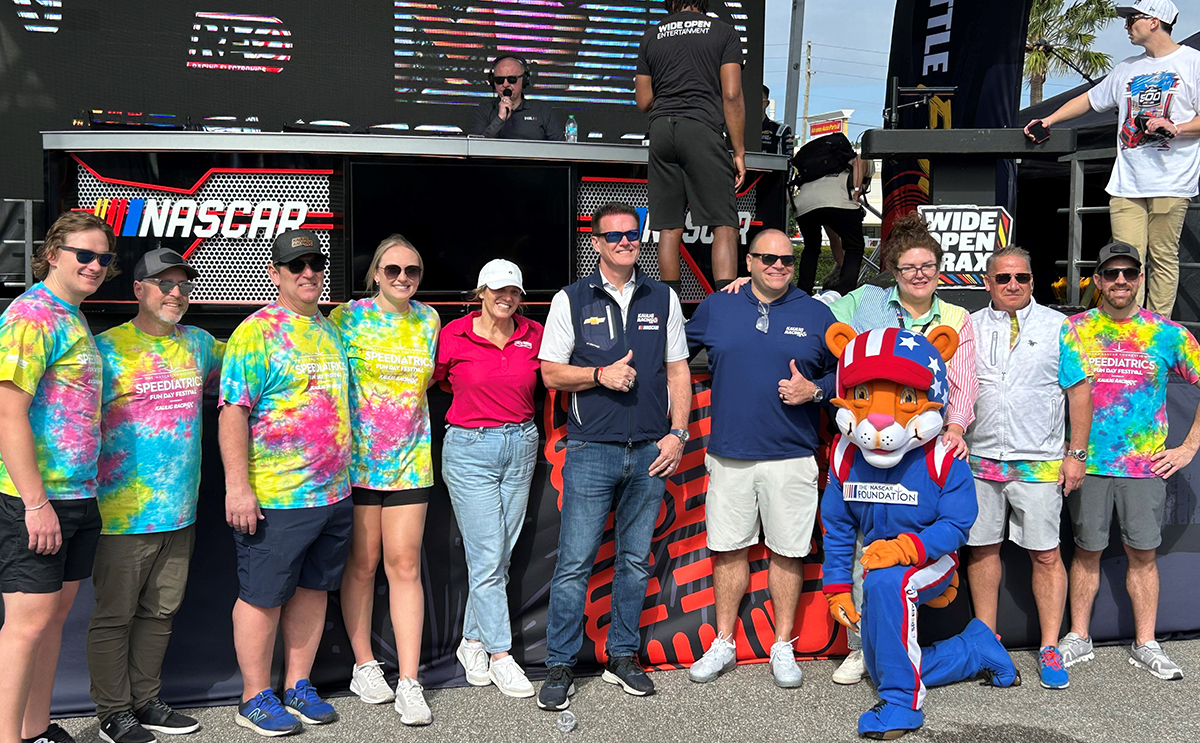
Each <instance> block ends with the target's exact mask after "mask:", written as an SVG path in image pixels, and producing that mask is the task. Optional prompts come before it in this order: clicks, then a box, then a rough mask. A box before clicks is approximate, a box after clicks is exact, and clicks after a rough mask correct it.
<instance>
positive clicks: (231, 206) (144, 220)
mask: <svg viewBox="0 0 1200 743" xmlns="http://www.w3.org/2000/svg"><path fill="white" fill-rule="evenodd" d="M92 213H93V214H95V215H96V216H102V217H105V218H106V220H107V221H108V222H109V224H111V225H112V226H113V231H114V232H116V233H117V235H119V236H120V237H187V238H196V237H215V236H216V235H218V234H219V235H220V236H221V237H228V238H245V239H247V240H250V239H254V238H256V237H259V236H261V237H264V238H273V237H275V236H276V235H278V234H279V233H281V232H286V231H287V230H294V229H298V228H299V227H300V225H302V224H304V220H305V219H306V218H307V217H308V205H307V204H305V203H304V202H302V201H283V202H279V201H260V202H258V203H252V202H250V201H245V200H240V199H234V200H233V201H229V202H224V201H218V200H216V199H209V200H206V201H200V202H197V201H196V200H195V199H174V200H173V199H97V200H96V206H95V208H94V209H93V210H92ZM109 217H111V219H110V218H109Z"/></svg>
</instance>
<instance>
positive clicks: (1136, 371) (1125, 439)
mask: <svg viewBox="0 0 1200 743" xmlns="http://www.w3.org/2000/svg"><path fill="white" fill-rule="evenodd" d="M1092 281H1094V282H1095V283H1096V286H1097V287H1099V289H1100V293H1101V295H1102V297H1103V300H1102V301H1101V303H1100V306H1099V307H1098V308H1096V309H1094V310H1089V311H1088V312H1084V313H1082V314H1079V315H1075V316H1074V317H1072V318H1070V320H1069V321H1068V327H1067V329H1066V341H1067V342H1066V343H1065V344H1064V348H1063V353H1064V354H1067V353H1071V354H1075V355H1076V356H1077V357H1078V358H1079V361H1078V362H1076V363H1080V364H1084V363H1086V364H1087V365H1088V366H1087V368H1088V373H1089V374H1090V375H1091V377H1092V400H1093V405H1094V406H1095V412H1094V413H1093V422H1092V431H1091V437H1090V439H1089V441H1088V453H1087V475H1086V476H1085V477H1084V478H1083V485H1082V486H1081V487H1080V488H1079V490H1077V491H1075V492H1074V493H1072V494H1071V495H1070V496H1069V497H1068V498H1067V505H1068V506H1069V507H1070V509H1071V522H1072V524H1073V525H1074V527H1075V547H1076V549H1075V559H1074V560H1073V561H1072V563H1071V631H1070V632H1069V633H1067V635H1066V637H1063V638H1062V640H1060V641H1059V644H1058V649H1059V651H1060V652H1061V653H1062V656H1063V663H1064V665H1067V666H1070V665H1072V664H1075V663H1078V662H1080V661H1084V660H1091V659H1092V658H1093V657H1094V656H1093V654H1092V640H1091V637H1090V635H1089V634H1088V626H1089V624H1090V622H1091V616H1092V604H1093V603H1094V602H1095V600H1096V592H1097V591H1098V590H1099V587H1100V553H1101V552H1103V551H1104V548H1105V547H1107V546H1108V532H1109V526H1110V522H1111V521H1112V512H1113V507H1114V505H1115V507H1116V509H1117V520H1118V521H1119V522H1120V525H1121V541H1122V542H1124V545H1125V555H1126V557H1127V558H1128V560H1129V564H1128V567H1127V568H1126V575H1125V587H1126V588H1127V589H1128V591H1129V599H1130V602H1131V603H1132V604H1133V623H1134V633H1135V640H1134V643H1133V646H1132V647H1131V648H1130V650H1129V653H1130V658H1129V662H1130V663H1132V664H1133V665H1135V666H1137V667H1138V668H1143V669H1145V670H1147V671H1149V672H1150V673H1151V675H1153V676H1156V677H1157V678H1161V679H1167V680H1176V679H1181V678H1183V671H1182V670H1180V668H1179V666H1177V665H1176V664H1175V663H1174V662H1172V661H1171V659H1170V658H1168V657H1167V654H1166V653H1165V652H1163V650H1162V648H1161V647H1159V645H1158V643H1157V642H1155V640H1154V627H1155V621H1156V619H1157V616H1158V565H1157V562H1156V555H1155V550H1156V549H1157V548H1158V546H1159V545H1160V544H1161V543H1162V519H1163V507H1164V503H1165V501H1166V497H1167V484H1166V482H1165V481H1166V479H1167V478H1168V477H1171V476H1172V475H1174V474H1176V473H1177V472H1179V471H1180V470H1182V469H1183V468H1184V467H1186V466H1187V465H1188V463H1189V462H1191V461H1192V457H1194V456H1195V455H1196V450H1197V449H1198V448H1200V407H1198V408H1197V410H1196V416H1195V419H1194V420H1193V422H1192V426H1191V428H1190V429H1189V430H1188V434H1187V437H1186V438H1185V439H1184V440H1183V443H1182V444H1180V445H1179V446H1177V447H1175V448H1173V449H1168V448H1166V442H1167V375H1168V374H1169V373H1170V372H1175V373H1176V374H1178V375H1179V376H1181V377H1183V379H1184V380H1186V381H1187V382H1188V383H1189V384H1194V385H1197V386H1200V346H1198V345H1197V344H1196V339H1195V338H1193V337H1192V334H1191V333H1189V332H1188V331H1187V330H1185V329H1184V328H1183V326H1181V325H1178V324H1176V323H1173V322H1171V321H1170V320H1166V319H1163V318H1162V317H1160V316H1159V315H1156V314H1154V313H1153V312H1150V311H1149V310H1144V309H1139V308H1138V306H1137V303H1136V302H1135V301H1134V297H1135V296H1136V294H1137V290H1138V286H1139V285H1140V284H1141V282H1142V266H1141V261H1140V260H1139V259H1138V252H1137V250H1136V249H1135V248H1134V247H1133V246H1132V245H1128V244H1126V243H1122V242H1114V243H1110V244H1108V245H1106V246H1104V248H1102V249H1101V250H1100V257H1099V258H1098V259H1097V261H1096V272H1095V274H1094V275H1093V276H1092Z"/></svg>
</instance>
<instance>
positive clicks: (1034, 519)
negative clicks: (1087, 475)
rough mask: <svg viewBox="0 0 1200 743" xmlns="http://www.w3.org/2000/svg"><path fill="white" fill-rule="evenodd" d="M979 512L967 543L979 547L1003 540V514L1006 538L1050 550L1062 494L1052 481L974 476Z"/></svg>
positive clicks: (1055, 538) (1055, 540) (1023, 545)
mask: <svg viewBox="0 0 1200 743" xmlns="http://www.w3.org/2000/svg"><path fill="white" fill-rule="evenodd" d="M975 497H976V499H977V500H978V501H979V516H978V517H977V518H976V519H975V525H974V526H972V527H971V533H970V535H969V536H968V537H967V544H969V545H971V546H972V547H980V546H983V545H988V544H999V543H1000V542H1002V541H1003V540H1004V523H1005V515H1007V516H1008V538H1009V541H1011V542H1014V543H1015V544H1016V545H1017V546H1018V547H1021V548H1023V549H1027V550H1037V551H1039V552H1041V551H1044V550H1052V549H1054V548H1055V547H1057V546H1058V527H1059V520H1060V517H1061V514H1062V505H1063V504H1062V501H1063V498H1062V494H1061V493H1060V492H1059V489H1058V483H1056V482H1022V481H1020V480H1012V481H1010V482H996V481H994V480H982V479H980V478H978V477H976V478H975Z"/></svg>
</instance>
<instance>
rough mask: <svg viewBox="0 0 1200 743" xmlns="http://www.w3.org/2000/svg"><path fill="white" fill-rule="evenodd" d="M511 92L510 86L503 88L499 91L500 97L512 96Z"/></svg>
mask: <svg viewBox="0 0 1200 743" xmlns="http://www.w3.org/2000/svg"><path fill="white" fill-rule="evenodd" d="M512 94H513V90H512V88H505V89H504V90H502V91H500V97H501V98H512Z"/></svg>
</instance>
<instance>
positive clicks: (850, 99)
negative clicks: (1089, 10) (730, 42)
mask: <svg viewBox="0 0 1200 743" xmlns="http://www.w3.org/2000/svg"><path fill="white" fill-rule="evenodd" d="M852 2H853V7H854V12H853V14H850V15H848V14H847V12H846V8H847V4H846V3H845V2H832V3H824V2H817V1H816V0H808V1H807V2H806V9H805V17H804V39H805V41H812V42H813V53H812V54H813V65H812V68H813V70H815V71H816V73H815V74H814V75H813V78H812V88H811V90H810V92H809V104H808V111H809V114H810V115H812V114H819V113H823V112H825V111H833V110H836V109H839V108H847V109H853V110H854V114H853V116H852V117H851V119H850V138H851V139H852V140H856V139H858V137H859V136H860V135H861V134H862V132H863V130H864V129H868V128H875V127H879V126H881V125H882V121H883V115H882V111H883V97H884V80H885V78H886V77H887V62H888V54H887V52H888V48H889V46H890V44H891V38H892V17H893V15H894V14H895V8H896V3H895V0H852ZM1174 2H1175V5H1176V6H1178V7H1179V21H1177V22H1176V25H1175V32H1174V34H1172V35H1173V36H1174V37H1175V39H1176V40H1178V39H1184V38H1187V37H1188V36H1191V35H1192V34H1193V33H1195V32H1196V31H1197V30H1200V0H1174ZM791 9H792V3H791V2H790V0H767V18H766V29H767V31H766V39H765V48H764V51H763V57H764V60H763V82H765V83H766V84H767V85H768V86H769V87H770V88H771V96H772V97H773V98H774V99H775V101H776V102H775V111H776V114H777V116H778V117H782V116H783V111H784V99H785V98H786V95H787V91H786V87H787V53H788V36H789V33H790V30H791V25H790V24H791ZM1095 48H1096V49H1097V50H1098V51H1102V52H1107V53H1108V54H1111V55H1112V56H1113V61H1114V62H1117V61H1120V60H1122V59H1124V58H1125V57H1128V56H1130V55H1132V54H1134V53H1135V52H1137V51H1140V50H1139V49H1138V48H1137V47H1134V46H1132V45H1131V44H1130V43H1129V39H1128V37H1126V35H1125V29H1124V27H1123V26H1121V25H1120V24H1119V22H1118V21H1114V22H1112V23H1111V24H1109V25H1108V27H1107V28H1105V29H1104V30H1103V31H1102V32H1101V33H1100V34H1099V36H1098V38H1097V41H1096V45H1095ZM1082 82H1083V79H1082V78H1080V77H1078V76H1077V75H1072V76H1070V77H1060V78H1051V79H1049V80H1047V81H1046V87H1045V91H1046V92H1045V95H1046V97H1047V98H1049V97H1050V96H1053V95H1057V94H1059V93H1061V92H1063V91H1065V90H1070V89H1071V88H1073V87H1075V86H1076V85H1079V84H1080V83H1082ZM797 95H798V96H799V97H798V99H797V101H798V102H797V105H796V116H797V118H799V116H800V112H801V109H802V107H803V96H804V75H803V74H801V76H800V90H799V91H797ZM1022 100H1023V103H1022V105H1027V103H1028V100H1029V87H1028V85H1026V86H1025V92H1024V95H1023V99H1022ZM797 131H798V128H797Z"/></svg>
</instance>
